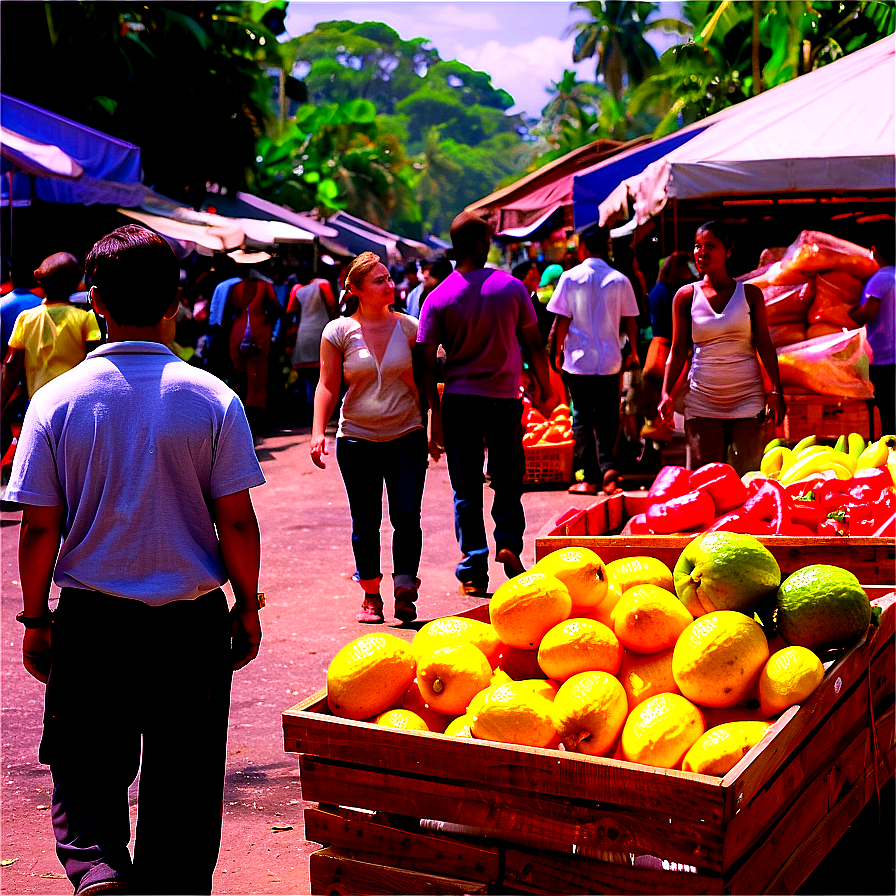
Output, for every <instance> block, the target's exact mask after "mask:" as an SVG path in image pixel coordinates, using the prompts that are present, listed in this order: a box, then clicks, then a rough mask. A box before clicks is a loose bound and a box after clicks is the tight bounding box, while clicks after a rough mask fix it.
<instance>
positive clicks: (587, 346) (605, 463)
mask: <svg viewBox="0 0 896 896" xmlns="http://www.w3.org/2000/svg"><path fill="white" fill-rule="evenodd" d="M580 246H581V248H582V251H583V254H584V256H585V257H584V260H583V261H582V263H581V264H579V265H576V266H575V267H574V268H570V269H569V270H568V271H564V273H563V274H561V276H560V280H559V282H558V283H557V288H556V289H555V290H554V294H553V295H552V296H551V300H550V301H549V302H548V311H550V312H553V313H554V314H556V315H557V323H556V326H555V327H554V333H553V337H552V340H551V363H552V365H553V367H554V369H555V370H560V353H561V350H562V352H563V379H564V380H565V381H566V384H567V388H568V389H569V394H570V397H571V398H572V405H573V418H572V428H573V434H574V435H575V439H576V461H577V469H581V470H584V473H585V478H584V481H583V482H579V483H576V484H575V485H572V486H570V488H569V491H570V493H572V494H585V495H596V494H597V492H598V488H603V490H604V491H605V492H608V493H609V492H613V491H615V490H616V487H617V482H618V478H619V474H618V471H617V469H616V462H615V459H614V457H613V446H614V444H615V441H616V433H617V430H618V428H619V395H620V392H619V373H620V371H621V370H622V364H623V359H622V351H621V348H620V329H621V327H622V325H624V327H625V332H626V333H627V334H628V341H629V350H630V351H629V356H628V358H627V363H628V365H629V366H631V367H637V366H638V355H637V351H636V346H637V338H638V321H637V317H638V311H639V309H638V301H637V299H636V298H635V291H634V290H633V289H632V285H631V283H630V282H629V280H628V277H626V276H625V275H624V274H620V273H619V271H617V270H615V269H614V268H611V267H610V265H609V264H607V262H606V260H605V259H606V254H607V231H606V230H605V229H603V228H593V229H591V230H587V231H585V233H583V234H582V236H581V238H580Z"/></svg>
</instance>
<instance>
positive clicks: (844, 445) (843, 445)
mask: <svg viewBox="0 0 896 896" xmlns="http://www.w3.org/2000/svg"><path fill="white" fill-rule="evenodd" d="M848 446H849V442H848V441H847V438H846V436H838V438H837V441H836V442H835V443H834V451H844V452H845V451H848V450H849V447H848Z"/></svg>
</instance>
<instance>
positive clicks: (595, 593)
mask: <svg viewBox="0 0 896 896" xmlns="http://www.w3.org/2000/svg"><path fill="white" fill-rule="evenodd" d="M533 569H534V570H536V571H537V572H543V573H545V575H549V576H554V578H557V579H559V580H560V581H561V582H563V584H564V585H566V587H567V589H568V590H569V596H570V598H571V600H572V609H571V611H570V616H579V615H584V614H585V613H586V612H587V611H588V610H590V609H592V608H593V607H596V606H597V605H598V604H599V603H600V602H601V601H602V600H603V599H604V598H605V597H606V596H607V571H606V569H605V567H604V562H603V560H601V559H600V557H598V556H597V554H595V553H594V551H592V550H589V549H588V548H563V549H562V550H559V551H554V552H553V553H551V554H548V555H547V557H542V558H541V560H539V561H538V563H536V564H535V566H534V567H533Z"/></svg>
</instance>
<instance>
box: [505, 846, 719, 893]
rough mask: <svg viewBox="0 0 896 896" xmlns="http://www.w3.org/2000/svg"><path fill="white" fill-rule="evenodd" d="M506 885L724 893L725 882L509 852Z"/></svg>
mask: <svg viewBox="0 0 896 896" xmlns="http://www.w3.org/2000/svg"><path fill="white" fill-rule="evenodd" d="M504 881H505V883H506V884H507V885H508V886H509V887H512V888H513V889H515V890H523V891H525V892H527V893H652V894H664V893H669V894H673V893H674V894H677V893H721V892H722V878H721V876H714V875H710V874H707V873H704V872H701V873H698V874H691V873H688V872H684V871H653V870H649V869H646V868H627V867H623V866H620V865H611V864H608V863H607V862H599V861H596V860H594V859H589V858H587V857H584V856H561V855H558V854H556V853H534V852H531V851H523V850H518V849H514V848H508V850H507V856H506V863H505V870H504Z"/></svg>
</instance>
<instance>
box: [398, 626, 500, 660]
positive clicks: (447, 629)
mask: <svg viewBox="0 0 896 896" xmlns="http://www.w3.org/2000/svg"><path fill="white" fill-rule="evenodd" d="M458 641H462V642H465V643H467V644H473V645H474V646H476V647H478V648H479V649H480V650H481V651H482V652H483V653H484V654H485V655H486V657H487V658H488V661H489V663H490V664H491V667H492V668H493V669H494V668H495V666H497V665H498V658H499V656H500V654H501V642H500V641H499V640H498V635H497V633H496V632H495V630H494V629H493V628H492V627H491V626H490V625H489V624H488V623H487V622H480V621H479V620H478V619H466V618H464V617H463V616H444V617H442V618H440V619H433V620H432V621H431V622H427V623H425V624H424V625H422V626H421V627H420V631H418V632H417V634H416V635H415V636H414V643H413V647H414V653H415V654H416V655H417V658H418V659H419V657H420V656H421V655H422V654H424V653H431V652H432V651H433V650H435V649H436V648H437V647H444V646H445V645H446V644H448V643H452V642H458Z"/></svg>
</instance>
